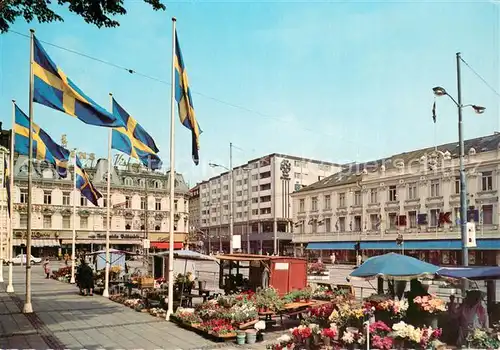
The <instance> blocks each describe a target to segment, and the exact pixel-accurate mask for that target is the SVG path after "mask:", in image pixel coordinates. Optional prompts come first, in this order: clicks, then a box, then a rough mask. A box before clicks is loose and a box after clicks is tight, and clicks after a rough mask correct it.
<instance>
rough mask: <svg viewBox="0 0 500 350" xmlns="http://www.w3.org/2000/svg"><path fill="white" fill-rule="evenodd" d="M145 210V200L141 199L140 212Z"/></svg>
mask: <svg viewBox="0 0 500 350" xmlns="http://www.w3.org/2000/svg"><path fill="white" fill-rule="evenodd" d="M145 209H146V198H145V197H141V210H145Z"/></svg>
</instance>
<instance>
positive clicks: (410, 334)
mask: <svg viewBox="0 0 500 350" xmlns="http://www.w3.org/2000/svg"><path fill="white" fill-rule="evenodd" d="M391 335H392V337H393V338H394V342H395V344H396V345H397V347H398V348H401V349H427V348H428V347H429V345H430V344H431V343H435V342H438V341H439V337H440V336H441V329H439V328H438V329H432V328H430V327H427V328H417V327H414V326H413V325H409V324H406V323H405V322H403V321H401V322H399V323H396V324H395V325H393V326H392V333H391Z"/></svg>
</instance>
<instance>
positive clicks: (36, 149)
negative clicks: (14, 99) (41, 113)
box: [14, 105, 69, 177]
mask: <svg viewBox="0 0 500 350" xmlns="http://www.w3.org/2000/svg"><path fill="white" fill-rule="evenodd" d="M15 113H16V124H15V125H14V133H15V138H14V150H15V151H16V152H17V153H19V154H22V155H25V156H28V155H29V154H28V150H29V140H30V135H29V130H30V122H29V118H28V116H27V115H26V114H24V112H23V111H22V110H21V109H20V108H19V107H18V106H17V105H16V112H15ZM33 157H34V158H36V159H38V160H43V161H46V162H47V163H50V164H52V165H53V166H54V167H55V169H56V171H57V173H58V174H59V176H60V177H66V176H67V174H68V159H69V151H68V150H67V149H66V148H64V147H62V146H59V145H58V144H57V143H55V142H54V140H52V138H51V137H50V136H49V135H48V134H47V133H46V132H45V131H44V130H43V129H41V128H40V127H39V126H38V125H36V124H33Z"/></svg>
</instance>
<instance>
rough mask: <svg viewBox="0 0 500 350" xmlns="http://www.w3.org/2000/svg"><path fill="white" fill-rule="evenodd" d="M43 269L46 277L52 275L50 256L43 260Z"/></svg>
mask: <svg viewBox="0 0 500 350" xmlns="http://www.w3.org/2000/svg"><path fill="white" fill-rule="evenodd" d="M43 271H44V273H45V278H46V279H48V278H49V277H50V262H49V258H45V261H44V262H43Z"/></svg>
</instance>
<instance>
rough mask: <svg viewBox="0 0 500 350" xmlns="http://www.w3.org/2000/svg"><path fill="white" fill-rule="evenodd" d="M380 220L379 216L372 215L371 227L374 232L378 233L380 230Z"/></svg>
mask: <svg viewBox="0 0 500 350" xmlns="http://www.w3.org/2000/svg"><path fill="white" fill-rule="evenodd" d="M379 225H380V222H379V219H378V214H370V226H371V229H372V231H377V230H378V229H379Z"/></svg>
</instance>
